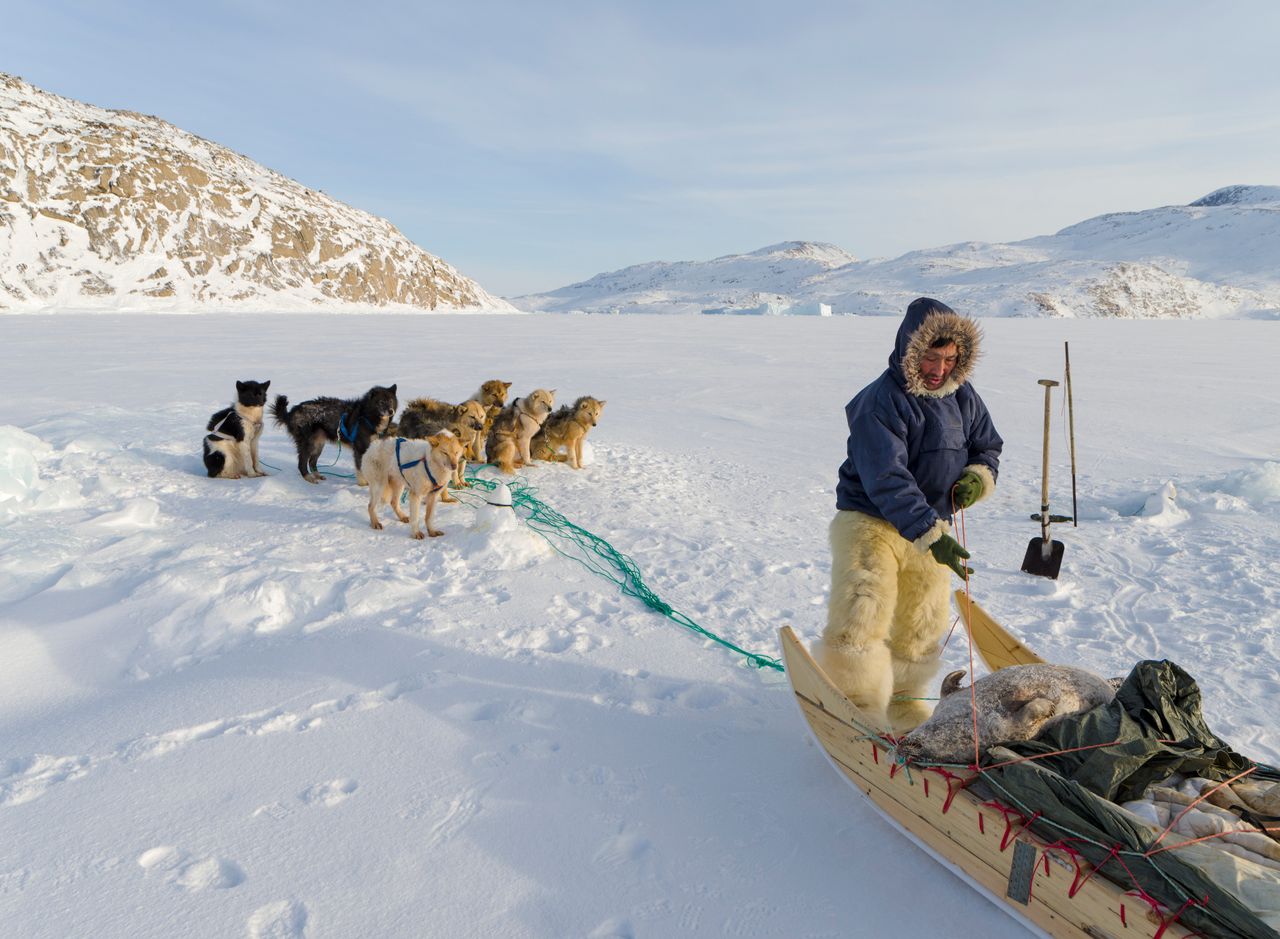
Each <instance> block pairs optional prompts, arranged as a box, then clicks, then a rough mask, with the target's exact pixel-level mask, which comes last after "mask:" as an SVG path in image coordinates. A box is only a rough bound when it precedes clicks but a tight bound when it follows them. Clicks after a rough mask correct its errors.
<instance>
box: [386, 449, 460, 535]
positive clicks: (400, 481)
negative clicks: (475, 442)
mask: <svg viewBox="0 0 1280 939" xmlns="http://www.w3.org/2000/svg"><path fill="white" fill-rule="evenodd" d="M461 459H462V441H460V440H459V439H458V438H457V437H455V436H453V434H451V433H449V432H448V431H442V432H441V433H438V434H435V435H433V436H431V437H427V438H426V439H425V440H410V439H408V438H405V437H380V438H378V439H377V440H375V441H374V442H373V443H372V444H370V446H369V449H368V450H367V451H366V452H365V455H364V473H365V476H366V477H367V478H368V480H369V526H370V527H371V528H374V529H379V530H380V529H381V528H382V522H380V521H378V507H379V506H380V505H381V504H382V503H383V502H390V503H391V508H392V509H393V510H394V511H395V513H396V518H398V519H400V521H402V522H409V523H410V524H411V525H412V530H411V532H410V533H411V534H412V536H413V537H414V538H418V539H421V538H422V537H423V535H422V528H421V527H419V524H418V519H419V517H420V515H421V506H422V502H423V500H424V498H425V500H426V503H427V509H426V520H425V524H426V528H427V534H428V535H430V536H431V537H432V538H439V537H440V536H441V535H443V534H444V532H443V531H440V530H439V529H436V528H432V527H431V516H432V514H433V513H434V512H435V508H436V500H437V499H438V498H439V496H440V493H441V492H443V491H444V488H445V482H446V481H447V480H448V478H449V474H450V473H452V472H453V471H454V470H456V469H457V468H458V462H459V461H460V460H461ZM406 486H407V487H408V488H409V514H408V515H405V514H403V513H402V512H401V511H400V493H402V492H403V491H404V489H405V487H406Z"/></svg>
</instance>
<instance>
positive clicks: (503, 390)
mask: <svg viewBox="0 0 1280 939" xmlns="http://www.w3.org/2000/svg"><path fill="white" fill-rule="evenodd" d="M510 390H511V382H509V381H502V380H501V379H498V378H491V379H489V381H487V382H485V383H484V384H483V385H481V386H480V390H479V391H477V392H476V393H475V394H473V395H472V396H471V398H470V400H472V401H479V402H480V404H481V405H483V406H484V428H483V429H482V430H481V431H480V439H479V440H477V441H476V444H475V446H474V447H472V448H469V449H468V450H467V459H468V460H471V461H472V462H474V463H479V462H481V461H482V460H484V459H485V452H484V444H485V441H486V440H488V439H489V429H490V428H491V427H493V422H494V420H495V419H496V418H497V416H498V415H499V414H501V413H502V409H503V408H504V407H506V406H507V392H508V391H510Z"/></svg>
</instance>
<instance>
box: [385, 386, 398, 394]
mask: <svg viewBox="0 0 1280 939" xmlns="http://www.w3.org/2000/svg"><path fill="white" fill-rule="evenodd" d="M387 390H388V391H390V392H391V393H392V394H395V393H396V386H395V385H392V386H391V387H390V388H388V389H387Z"/></svg>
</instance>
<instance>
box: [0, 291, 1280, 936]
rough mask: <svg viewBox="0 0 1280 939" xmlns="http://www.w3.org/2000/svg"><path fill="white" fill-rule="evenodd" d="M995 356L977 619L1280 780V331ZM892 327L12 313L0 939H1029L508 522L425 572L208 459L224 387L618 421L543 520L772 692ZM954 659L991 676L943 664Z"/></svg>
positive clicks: (347, 503)
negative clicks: (958, 927)
mask: <svg viewBox="0 0 1280 939" xmlns="http://www.w3.org/2000/svg"><path fill="white" fill-rule="evenodd" d="M985 325H986V332H987V342H986V350H987V351H986V356H985V358H984V360H983V361H982V362H981V364H980V365H979V367H978V370H977V374H976V382H975V383H976V385H977V387H978V388H979V390H980V391H981V392H982V394H983V396H984V398H985V400H986V401H987V403H988V405H989V406H990V408H991V410H992V412H993V414H994V417H995V420H996V423H997V426H998V427H999V429H1000V431H1001V432H1002V433H1003V435H1004V437H1005V439H1006V450H1005V460H1004V464H1003V467H1002V473H1001V480H1000V482H1001V485H1000V488H999V491H998V493H997V495H996V496H995V497H994V498H993V499H992V500H989V501H988V502H986V503H983V504H982V505H980V506H979V507H978V508H977V509H975V510H974V511H972V512H971V513H970V514H969V518H968V525H967V538H968V543H969V546H970V548H971V549H972V551H973V554H974V560H975V562H976V563H975V565H974V566H975V567H976V568H977V574H976V576H975V577H974V579H973V591H974V596H975V598H976V599H978V601H979V602H981V603H983V604H984V605H985V606H986V607H987V608H988V609H989V610H990V612H992V613H993V614H994V615H995V616H996V617H997V618H998V619H1000V620H1001V621H1002V622H1004V623H1005V624H1006V625H1007V626H1009V627H1010V628H1012V629H1013V630H1014V631H1015V632H1017V633H1019V634H1020V635H1022V636H1023V637H1024V638H1025V639H1026V640H1027V641H1028V643H1029V644H1030V645H1031V646H1032V647H1033V648H1035V649H1036V650H1037V651H1039V652H1040V653H1042V654H1043V655H1045V656H1046V657H1048V658H1050V659H1055V660H1068V661H1078V662H1081V663H1082V664H1085V665H1087V666H1090V667H1093V668H1095V669H1097V670H1099V671H1101V672H1103V673H1106V674H1121V673H1123V672H1125V671H1127V670H1128V668H1129V667H1130V666H1131V665H1132V663H1133V662H1134V661H1136V660H1137V659H1139V658H1143V657H1167V658H1171V659H1173V660H1175V661H1177V662H1179V663H1180V664H1182V665H1183V666H1184V667H1186V668H1187V669H1188V670H1189V671H1191V672H1192V674H1194V675H1196V676H1197V677H1198V678H1199V679H1200V682H1201V684H1202V686H1203V688H1204V690H1205V698H1206V711H1207V716H1208V719H1209V723H1210V726H1211V727H1213V728H1214V729H1215V730H1216V731H1217V732H1218V733H1219V734H1221V735H1223V736H1225V737H1226V738H1227V739H1229V740H1231V741H1232V742H1233V743H1234V744H1235V745H1236V746H1237V747H1238V748H1239V749H1241V750H1243V751H1244V752H1246V753H1248V754H1250V755H1251V756H1253V757H1255V758H1257V759H1261V760H1264V761H1267V762H1280V732H1277V729H1276V727H1275V723H1274V715H1275V714H1276V713H1277V712H1278V711H1280V613H1278V612H1277V609H1278V603H1277V601H1278V600H1280V588H1278V587H1277V579H1278V578H1277V575H1278V574H1280V561H1278V560H1277V559H1278V558H1280V532H1278V531H1277V525H1276V521H1277V515H1278V514H1280V463H1277V462H1275V460H1276V459H1277V452H1276V441H1277V440H1280V386H1278V385H1277V383H1276V379H1275V370H1274V359H1275V354H1276V352H1277V351H1278V350H1280V343H1277V333H1276V325H1275V324H1274V323H1265V322H1233V321H1220V322H1119V321H1087V322H1086V321H1055V320H1035V321H1027V320H990V321H987V322H986V324H985ZM896 327H897V321H896V320H891V319H859V318H832V319H823V320H818V319H807V318H806V319H763V320H762V319H755V318H752V319H734V318H723V317H721V318H696V317H690V318H686V317H664V318H657V317H620V318H609V317H577V316H557V317H486V318H480V317H461V316H454V317H434V316H424V317H418V318H405V317H378V316H368V317H336V316H318V317H306V316H287V317H264V316H258V317H252V316H217V315H202V316H188V317H141V316H140V317H116V316H70V315H67V316H56V317H7V318H2V319H0V343H2V344H3V348H5V349H6V350H7V351H8V354H7V355H6V356H5V367H4V369H3V371H2V372H0V389H2V392H3V393H2V394H0V427H3V428H4V429H3V430H0V551H2V552H3V565H2V566H0V924H3V927H4V928H3V930H2V931H3V934H4V935H7V936H9V935H11V936H23V937H30V939H34V937H50V939H53V937H56V939H63V937H66V936H94V937H97V939H105V937H117V936H119V937H125V936H127V937H130V939H147V937H172V936H208V937H223V936H251V937H290V936H307V937H365V936H368V937H380V939H381V937H419V936H440V937H468V936H474V937H490V936H504V937H506V936H510V937H565V936H584V937H597V939H599V937H628V936H635V937H646V936H647V937H666V936H711V935H716V936H725V935H727V936H788V937H818V936H826V937H835V936H846V935H868V936H869V935H888V934H890V933H891V932H892V933H893V934H908V935H909V934H939V933H945V934H954V925H955V923H956V921H957V919H956V918H957V917H962V918H963V921H964V922H965V924H966V925H965V929H966V932H967V933H968V934H970V935H985V936H990V937H1011V936H1019V935H1024V934H1025V933H1024V931H1023V929H1022V928H1021V927H1020V926H1019V925H1017V924H1016V923H1015V922H1014V921H1013V920H1011V919H1009V918H1007V917H1006V916H1005V915H1004V914H1003V913H1002V912H1001V911H1000V910H998V909H997V908H996V907H994V906H992V905H990V904H988V903H987V902H986V901H985V900H983V899H982V898H980V897H979V896H978V895H977V894H976V893H973V892H972V891H971V890H970V889H969V888H968V887H967V886H965V885H964V884H963V883H961V882H960V881H959V880H957V879H956V878H954V877H953V876H951V875H950V874H948V873H946V872H944V871H943V869H942V868H941V867H939V866H937V865H936V864H935V863H934V862H933V861H931V860H930V859H929V858H928V857H927V856H925V855H923V854H922V853H921V852H920V851H918V850H917V849H916V848H915V847H914V846H912V845H911V844H910V843H908V842H907V841H906V840H905V839H904V838H902V837H901V836H900V835H898V834H897V833H895V832H894V831H893V830H891V829H890V828H888V827H887V826H886V825H885V824H884V823H882V822H881V821H880V820H879V819H878V817H877V816H876V815H874V813H873V812H871V811H870V810H869V809H868V808H867V807H866V806H865V805H864V804H863V803H862V802H861V801H860V800H859V798H858V797H857V795H856V794H855V793H854V792H853V790H852V789H850V788H848V787H847V786H846V785H845V783H844V782H842V781H841V779H840V778H839V777H838V776H837V775H836V774H835V773H834V772H833V771H832V770H831V768H830V767H829V766H828V764H827V763H826V762H825V761H824V760H823V759H822V757H821V755H820V753H819V752H818V751H817V750H816V749H815V747H814V746H813V745H812V744H811V743H810V742H809V741H808V739H807V737H806V733H805V730H804V728H803V725H802V722H801V719H800V717H799V715H798V713H797V711H796V709H795V707H794V705H793V703H792V701H791V698H790V695H789V693H788V690H787V686H786V684H785V680H784V679H783V678H782V677H781V676H780V675H778V674H777V673H776V672H773V671H770V670H757V669H753V668H750V667H747V666H745V665H744V664H743V663H742V660H741V659H740V658H739V657H737V656H735V655H734V654H732V653H731V652H728V651H726V650H725V649H724V648H723V647H721V646H719V645H715V644H713V643H709V642H707V641H705V640H703V639H701V638H699V637H697V636H695V635H693V634H692V633H690V632H688V631H685V630H683V629H682V628H681V627H679V626H677V625H675V624H674V623H672V622H671V621H670V620H667V619H664V618H663V617H661V616H659V615H657V614H655V613H653V612H651V611H649V610H647V609H646V608H644V607H643V606H641V605H640V604H639V603H638V602H636V601H634V600H631V599H629V598H626V597H623V596H621V595H620V594H619V592H618V591H617V590H616V588H615V587H614V586H613V585H612V584H610V583H609V582H607V581H605V580H603V579H600V578H598V577H595V576H594V575H592V574H591V573H589V572H588V571H587V570H585V569H584V568H582V567H580V566H578V565H576V564H574V563H573V562H571V561H569V560H566V559H564V558H562V557H560V556H559V555H557V554H555V553H554V552H553V551H551V549H550V548H548V547H547V546H546V545H545V542H543V541H541V540H540V539H539V538H538V537H537V536H535V535H533V534H532V533H530V532H528V531H527V530H525V529H520V530H518V531H516V532H515V533H512V534H507V535H502V536H488V535H485V534H483V533H480V532H477V531H474V530H472V528H473V526H474V524H475V522H476V510H475V509H473V508H470V507H467V506H449V507H445V508H444V509H443V510H442V512H441V513H440V515H438V516H437V518H438V520H439V521H440V522H442V523H443V527H444V528H445V529H446V531H447V534H446V536H445V537H444V538H441V539H436V540H431V541H427V542H415V541H413V540H411V539H410V538H409V537H408V535H407V531H406V529H405V527H404V526H400V525H396V524H390V525H388V527H387V529H386V530H385V531H382V532H373V531H371V530H370V529H369V527H368V521H367V518H366V516H365V511H364V499H365V496H364V494H363V492H362V491H360V490H358V489H357V488H356V487H355V485H354V483H353V482H352V481H350V480H347V479H342V478H339V477H332V478H331V479H330V480H329V481H327V482H325V483H322V484H321V485H319V486H310V485H308V484H307V483H305V482H303V481H302V479H301V478H299V476H298V474H297V472H296V471H295V470H294V469H293V468H292V462H293V456H292V449H291V445H290V444H289V442H288V439H287V438H286V437H285V436H284V434H283V433H282V432H280V431H279V430H277V429H275V428H274V427H271V426H269V427H268V430H267V432H266V435H265V438H264V446H263V455H264V458H265V459H266V460H267V462H269V463H270V464H272V465H274V466H275V467H278V468H280V472H278V473H273V475H271V476H270V477H269V478H266V479H256V480H241V481H238V482H232V481H223V480H210V479H207V478H206V477H205V476H204V475H203V467H202V465H201V463H200V459H199V452H200V437H201V434H202V429H203V424H204V421H205V420H206V419H207V417H208V415H209V414H210V413H211V412H212V411H214V410H215V409H216V408H218V407H221V406H224V405H225V404H226V403H227V402H228V401H229V400H230V398H231V395H232V393H233V387H234V386H233V383H234V380H235V379H238V378H239V379H258V380H265V379H270V380H271V383H272V385H271V391H272V393H273V394H274V393H275V392H283V393H285V394H287V395H289V397H290V398H291V399H292V400H294V401H300V400H303V399H305V398H307V397H311V396H314V395H318V394H337V395H342V396H349V395H356V394H359V393H360V392H362V391H363V390H365V389H366V388H367V387H368V386H370V385H372V384H384V383H389V382H392V381H395V382H398V383H399V386H400V390H401V400H402V402H403V401H404V400H407V399H408V398H409V397H411V396H416V395H420V394H433V395H437V396H440V397H445V398H450V399H461V398H463V397H465V396H466V395H467V394H469V393H470V392H472V391H473V390H475V388H476V387H477V386H478V385H479V383H480V382H481V380H483V379H486V378H503V379H506V380H509V381H513V382H514V383H515V391H517V392H523V391H528V390H531V389H532V388H533V387H536V386H539V385H543V386H547V387H553V388H556V389H557V390H558V394H559V397H560V398H561V399H562V400H566V399H572V398H573V397H575V396H577V395H579V394H594V395H596V396H597V397H601V398H605V399H607V400H608V402H609V403H608V406H607V408H606V410H605V414H604V418H603V420H602V422H601V425H600V427H599V429H598V430H597V431H596V432H595V436H594V438H593V442H594V461H593V463H592V464H591V465H590V466H588V467H587V468H586V469H584V470H583V471H581V472H576V473H575V472H574V471H572V470H570V469H568V468H566V467H563V466H538V467H536V468H534V469H533V470H531V471H530V472H528V474H527V477H528V479H529V480H530V482H531V483H533V484H534V485H535V486H536V487H537V490H538V493H539V495H540V496H541V498H542V499H544V500H545V501H546V502H547V503H549V504H550V505H552V506H553V507H555V508H557V509H558V510H560V511H561V512H563V513H564V514H565V515H566V516H568V517H569V518H570V519H571V520H573V521H575V522H577V523H578V524H580V525H582V526H584V527H586V528H588V529H590V530H592V531H594V532H596V533H598V534H600V535H602V536H603V537H605V538H607V539H609V541H611V542H612V543H613V544H614V545H615V546H616V547H617V548H618V549H619V550H620V551H622V552H624V553H626V554H627V555H629V556H631V557H632V558H633V559H634V560H635V561H636V562H637V564H638V565H639V567H640V569H641V571H642V572H643V573H644V576H645V578H646V580H647V582H648V583H649V585H650V586H651V587H652V588H653V589H654V590H655V591H656V592H657V593H658V595H659V596H661V597H662V598H663V599H665V600H666V601H667V602H669V603H670V604H672V605H673V606H674V607H675V608H677V609H678V610H680V611H682V612H684V613H686V614H687V615H689V616H690V617H692V618H693V619H695V620H697V621H698V622H699V623H701V624H702V625H703V626H704V627H706V628H707V629H709V630H711V631H713V632H715V633H717V634H719V635H721V636H724V637H725V638H726V639H728V640H730V641H732V642H734V643H736V644H738V645H740V646H742V647H744V648H747V649H750V650H753V651H759V652H764V653H766V654H768V655H776V645H775V630H776V628H777V627H778V626H780V625H782V624H783V623H791V624H793V625H795V626H796V627H797V629H798V630H799V631H800V632H801V633H802V634H804V635H806V636H808V637H812V636H813V635H815V634H816V633H817V631H818V630H819V629H820V627H821V623H822V621H823V610H824V604H825V589H826V579H827V548H826V541H825V536H826V525H827V522H828V520H829V518H830V515H831V511H832V508H833V498H832V487H833V483H834V478H835V472H836V467H837V465H838V464H839V462H840V459H841V457H842V455H843V450H844V436H845V430H844V427H843V405H844V403H845V402H846V401H847V400H848V398H849V397H850V396H851V395H852V394H853V393H854V392H855V391H856V390H857V389H858V388H859V387H861V385H863V384H864V383H865V382H866V381H868V380H870V379H871V378H872V377H874V376H875V375H876V374H878V373H879V371H880V370H881V369H882V367H883V364H884V361H885V358H886V356H887V354H888V351H889V348H890V345H891V341H892V336H893V332H894V330H895V329H896ZM1064 340H1070V342H1071V353H1072V366H1073V372H1074V379H1075V394H1074V400H1075V412H1076V414H1075V416H1076V430H1077V447H1078V455H1079V472H1080V475H1079V492H1080V516H1081V524H1080V527H1079V528H1076V529H1072V528H1070V527H1065V526H1061V527H1058V528H1056V529H1055V532H1054V533H1055V536H1056V537H1059V538H1061V539H1062V540H1063V541H1065V542H1066V557H1065V561H1064V564H1063V573H1062V577H1061V579H1059V580H1058V581H1056V582H1053V581H1049V580H1044V579H1038V578H1032V577H1030V576H1028V575H1024V574H1022V573H1020V572H1019V571H1018V566H1019V563H1020V561H1021V558H1022V554H1023V551H1024V549H1025V547H1026V544H1027V541H1028V539H1029V538H1031V537H1032V536H1033V535H1034V534H1036V532H1037V531H1038V529H1037V527H1036V526H1035V525H1034V524H1033V523H1032V522H1031V521H1030V520H1029V518H1028V516H1029V514H1030V513H1031V512H1033V511H1035V510H1036V509H1037V508H1038V504H1039V485H1040V433H1041V420H1042V416H1043V397H1042V392H1041V389H1040V387H1039V386H1038V385H1036V383H1035V382H1036V379H1037V378H1041V377H1049V378H1061V372H1062V343H1063V341H1064ZM1060 402H1061V398H1058V399H1055V408H1054V420H1055V429H1054V435H1053V447H1054V454H1053V464H1054V467H1053V481H1052V497H1051V501H1052V503H1053V510H1054V511H1055V512H1062V513H1068V512H1070V508H1071V503H1070V482H1069V474H1068V466H1069V464H1068V462H1067V448H1066V443H1065V434H1064V432H1063V431H1064V428H1065V418H1064V414H1063V411H1062V409H1061V408H1060V407H1059V404H1060ZM333 454H334V451H333V450H332V449H330V450H327V451H326V454H325V457H324V460H323V461H322V462H329V461H330V460H331V459H332V458H333ZM335 468H336V469H340V470H342V471H345V472H349V471H350V466H349V463H348V461H347V459H346V455H345V454H344V455H343V458H342V461H341V463H339V464H338V466H337V467H335ZM1167 483H1172V484H1173V489H1174V491H1176V496H1175V497H1174V498H1173V499H1172V500H1170V499H1168V498H1167V496H1165V497H1162V496H1161V495H1160V494H1161V492H1162V490H1164V491H1165V492H1166V493H1167V492H1168V490H1167V489H1166V484H1167ZM945 658H946V663H947V664H948V665H951V666H954V667H964V666H965V665H967V661H968V653H967V650H966V647H965V642H964V640H963V637H962V636H961V635H960V633H959V632H957V634H956V636H955V638H953V640H952V641H951V643H950V645H949V646H948V648H947V650H946V653H945ZM1268 715H1270V716H1268ZM921 881H927V882H928V887H927V890H928V896H929V902H928V903H921V902H919V898H920V896H921V887H920V886H919V885H918V884H919V882H921Z"/></svg>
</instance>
